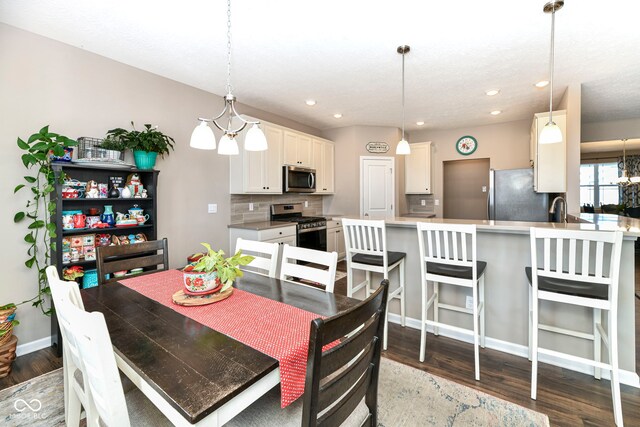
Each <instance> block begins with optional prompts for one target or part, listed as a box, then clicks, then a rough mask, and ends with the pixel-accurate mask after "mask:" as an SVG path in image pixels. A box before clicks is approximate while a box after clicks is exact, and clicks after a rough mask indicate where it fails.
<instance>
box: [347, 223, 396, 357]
mask: <svg viewBox="0 0 640 427" xmlns="http://www.w3.org/2000/svg"><path fill="white" fill-rule="evenodd" d="M342 228H343V229H344V242H345V249H346V253H347V256H346V258H347V296H348V297H352V296H353V294H354V293H355V292H357V291H359V290H360V289H362V288H364V289H365V292H366V298H368V297H369V296H370V295H371V294H372V293H373V290H372V288H371V273H380V274H382V275H383V276H384V278H385V279H387V280H388V279H389V272H391V271H392V270H393V269H395V268H396V267H398V274H399V284H398V287H397V288H396V289H394V290H393V291H391V290H390V291H389V297H388V301H391V299H392V298H397V299H399V300H400V324H401V325H402V326H403V327H404V326H405V298H404V287H405V262H404V260H405V257H406V255H407V254H405V253H404V252H390V251H387V231H386V228H385V223H384V220H360V219H343V220H342ZM354 270H362V271H364V272H365V280H364V281H363V282H360V283H359V284H357V285H355V286H354V284H353V271H354ZM388 317H389V305H388V304H387V311H386V313H385V320H384V339H383V345H382V347H383V349H384V350H386V349H387V331H388V323H389V322H388Z"/></svg>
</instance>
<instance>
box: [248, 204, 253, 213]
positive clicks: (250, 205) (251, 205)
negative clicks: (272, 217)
mask: <svg viewBox="0 0 640 427" xmlns="http://www.w3.org/2000/svg"><path fill="white" fill-rule="evenodd" d="M249 211H253V203H249Z"/></svg>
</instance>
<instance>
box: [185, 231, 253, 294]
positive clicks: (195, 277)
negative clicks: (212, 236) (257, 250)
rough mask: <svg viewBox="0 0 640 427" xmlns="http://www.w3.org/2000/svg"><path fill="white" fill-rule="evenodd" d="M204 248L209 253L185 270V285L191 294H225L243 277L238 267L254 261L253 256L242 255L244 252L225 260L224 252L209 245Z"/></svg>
mask: <svg viewBox="0 0 640 427" xmlns="http://www.w3.org/2000/svg"><path fill="white" fill-rule="evenodd" d="M202 246H204V247H205V249H206V250H207V252H206V253H204V254H202V256H201V257H200V258H199V259H198V260H197V261H196V262H194V263H192V264H189V265H188V266H187V267H185V269H184V270H183V273H184V284H185V287H186V288H187V290H188V291H190V292H208V291H212V290H213V291H214V292H224V291H226V290H227V289H228V288H230V287H231V285H233V281H234V280H236V278H238V277H242V274H243V273H242V270H240V268H238V267H239V266H241V265H247V264H249V263H250V262H251V261H253V260H254V257H252V256H251V255H242V251H238V252H236V253H235V254H234V255H233V256H231V257H229V258H225V256H224V255H225V253H224V251H221V250H220V251H214V250H213V249H211V246H210V245H209V244H208V243H202Z"/></svg>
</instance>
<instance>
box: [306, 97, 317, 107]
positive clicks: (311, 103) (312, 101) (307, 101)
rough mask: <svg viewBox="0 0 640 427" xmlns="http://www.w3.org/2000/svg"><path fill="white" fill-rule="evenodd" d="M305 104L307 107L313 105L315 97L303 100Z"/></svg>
mask: <svg viewBox="0 0 640 427" xmlns="http://www.w3.org/2000/svg"><path fill="white" fill-rule="evenodd" d="M304 103H305V104H307V105H308V106H309V107H313V106H314V105H316V100H315V99H307V100H306V101H304Z"/></svg>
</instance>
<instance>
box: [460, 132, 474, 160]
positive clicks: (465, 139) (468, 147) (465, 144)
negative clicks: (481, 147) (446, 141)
mask: <svg viewBox="0 0 640 427" xmlns="http://www.w3.org/2000/svg"><path fill="white" fill-rule="evenodd" d="M477 149H478V140H477V139H475V138H474V137H472V136H471V135H465V136H461V137H460V138H459V139H458V140H457V141H456V151H457V152H458V153H460V154H462V155H463V156H468V155H470V154H473V153H474V152H475V151H476V150H477Z"/></svg>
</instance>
